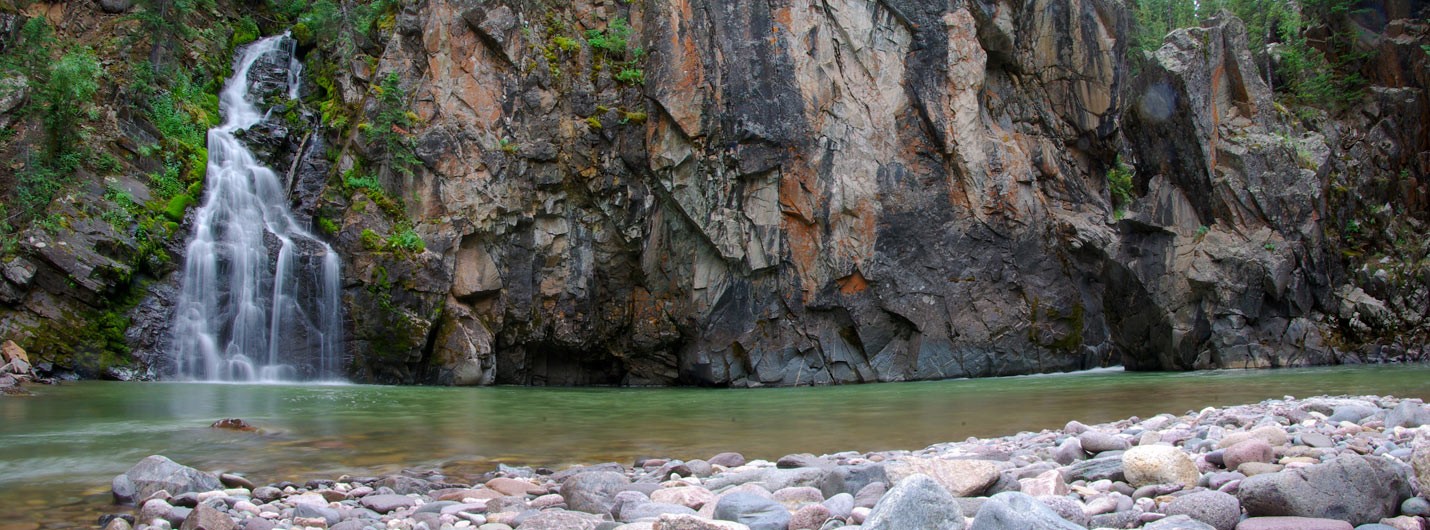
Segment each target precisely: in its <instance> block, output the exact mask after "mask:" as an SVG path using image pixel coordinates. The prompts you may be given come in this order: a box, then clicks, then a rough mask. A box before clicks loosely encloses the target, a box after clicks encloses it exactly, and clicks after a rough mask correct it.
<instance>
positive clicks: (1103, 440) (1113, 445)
mask: <svg viewBox="0 0 1430 530" xmlns="http://www.w3.org/2000/svg"><path fill="white" fill-rule="evenodd" d="M1077 441H1078V444H1080V445H1081V446H1082V450H1084V451H1087V452H1088V453H1092V454H1098V453H1102V452H1106V451H1123V450H1126V449H1127V448H1129V447H1132V444H1131V443H1128V441H1127V440H1124V439H1122V437H1120V436H1117V435H1115V434H1108V433H1105V432H1102V431H1087V432H1084V433H1082V434H1079V435H1077Z"/></svg>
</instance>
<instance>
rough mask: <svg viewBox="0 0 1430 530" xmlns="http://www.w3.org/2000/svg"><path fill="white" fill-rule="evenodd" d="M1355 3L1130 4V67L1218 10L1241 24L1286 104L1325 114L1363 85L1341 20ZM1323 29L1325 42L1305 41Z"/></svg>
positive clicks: (1142, 0)
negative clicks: (1175, 33) (1312, 32)
mask: <svg viewBox="0 0 1430 530" xmlns="http://www.w3.org/2000/svg"><path fill="white" fill-rule="evenodd" d="M1355 4H1356V2H1355V0H1304V1H1300V2H1296V1H1293V0H1203V1H1200V2H1184V1H1182V0H1134V2H1133V3H1132V5H1131V7H1132V12H1133V15H1134V17H1135V18H1136V28H1135V33H1134V38H1133V39H1132V43H1133V45H1132V47H1131V50H1132V54H1133V57H1132V61H1131V62H1132V65H1133V67H1134V69H1140V67H1141V62H1142V56H1143V54H1144V53H1145V52H1151V51H1155V50H1156V49H1157V48H1159V47H1161V45H1162V40H1163V38H1164V37H1165V36H1166V35H1167V34H1168V33H1169V32H1171V31H1173V30H1176V29H1178V28H1186V27H1194V26H1198V25H1200V24H1201V23H1202V22H1203V21H1205V20H1207V19H1209V18H1211V17H1213V16H1216V15H1217V14H1218V13H1221V12H1223V11H1226V12H1229V13H1231V14H1233V15H1235V16H1236V17H1237V18H1239V19H1241V21H1242V22H1243V23H1244V24H1245V25H1246V31H1247V40H1248V44H1249V46H1250V48H1251V52H1252V54H1253V55H1254V56H1256V57H1258V58H1259V59H1258V60H1259V61H1261V62H1262V70H1263V71H1262V72H1261V74H1262V76H1263V78H1264V80H1266V81H1267V83H1268V85H1270V86H1271V87H1272V89H1273V90H1276V91H1277V92H1278V93H1280V94H1282V95H1283V96H1285V97H1287V98H1288V99H1290V100H1291V102H1293V103H1296V104H1300V105H1306V106H1312V107H1319V108H1327V109H1336V108H1342V107H1344V106H1346V105H1347V104H1349V103H1351V102H1353V101H1356V100H1358V99H1359V98H1360V97H1361V95H1362V92H1363V89H1364V87H1365V80H1364V78H1362V77H1361V76H1360V75H1359V74H1358V73H1356V72H1355V67H1356V65H1357V63H1358V62H1359V61H1360V60H1362V59H1364V58H1365V57H1364V54H1362V53H1359V52H1356V51H1355V50H1354V46H1353V43H1354V40H1355V36H1354V35H1353V34H1352V33H1351V31H1350V30H1348V29H1345V28H1343V19H1344V17H1345V16H1346V15H1347V14H1350V13H1352V12H1353V11H1354V9H1355ZM1313 27H1321V28H1326V29H1327V30H1328V31H1327V32H1326V33H1328V34H1329V35H1330V37H1329V38H1327V39H1325V40H1324V41H1321V42H1312V41H1311V40H1310V39H1308V37H1307V34H1308V31H1307V30H1308V29H1309V28H1313Z"/></svg>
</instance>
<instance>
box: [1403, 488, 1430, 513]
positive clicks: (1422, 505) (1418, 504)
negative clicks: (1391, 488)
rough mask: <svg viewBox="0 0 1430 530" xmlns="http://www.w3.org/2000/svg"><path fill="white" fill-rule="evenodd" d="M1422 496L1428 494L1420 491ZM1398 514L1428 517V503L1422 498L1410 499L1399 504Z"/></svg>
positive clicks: (1429, 504) (1429, 510)
mask: <svg viewBox="0 0 1430 530" xmlns="http://www.w3.org/2000/svg"><path fill="white" fill-rule="evenodd" d="M1422 494H1430V492H1425V491H1423V490H1422ZM1400 513H1403V514H1405V515H1413V516H1417V517H1424V516H1430V501H1427V500H1425V498H1424V497H1411V498H1409V499H1405V502H1402V503H1400Z"/></svg>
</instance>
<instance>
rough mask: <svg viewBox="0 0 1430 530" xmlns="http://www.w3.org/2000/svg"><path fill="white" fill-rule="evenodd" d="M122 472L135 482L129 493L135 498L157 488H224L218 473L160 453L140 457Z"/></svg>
mask: <svg viewBox="0 0 1430 530" xmlns="http://www.w3.org/2000/svg"><path fill="white" fill-rule="evenodd" d="M124 475H125V476H126V477H128V479H129V482H130V484H132V485H133V486H134V492H133V494H132V495H131V497H132V498H135V499H143V498H147V497H149V496H150V495H153V494H154V493H156V492H158V491H160V490H164V491H168V492H169V493H170V494H171V495H178V494H181V493H187V492H191V491H211V490H216V489H222V488H223V483H221V482H219V480H218V477H216V476H214V475H212V474H209V473H204V472H203V471H199V470H197V469H194V468H191V467H188V466H184V465H181V464H178V463H176V462H174V461H173V460H169V459H168V458H165V457H163V456H159V455H154V456H150V457H148V458H145V459H143V460H140V461H139V463H138V464H134V467H131V468H129V471H125V472H124Z"/></svg>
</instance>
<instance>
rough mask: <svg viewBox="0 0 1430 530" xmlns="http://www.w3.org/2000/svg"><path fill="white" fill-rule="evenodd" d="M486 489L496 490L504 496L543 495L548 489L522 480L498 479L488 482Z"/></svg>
mask: <svg viewBox="0 0 1430 530" xmlns="http://www.w3.org/2000/svg"><path fill="white" fill-rule="evenodd" d="M486 487H488V488H491V489H493V490H496V491H498V492H500V493H502V494H504V495H541V494H544V493H546V488H543V487H541V486H537V485H535V484H532V483H530V482H527V481H525V480H521V479H515V478H507V477H497V478H494V479H491V480H488V481H487V483H486Z"/></svg>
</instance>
